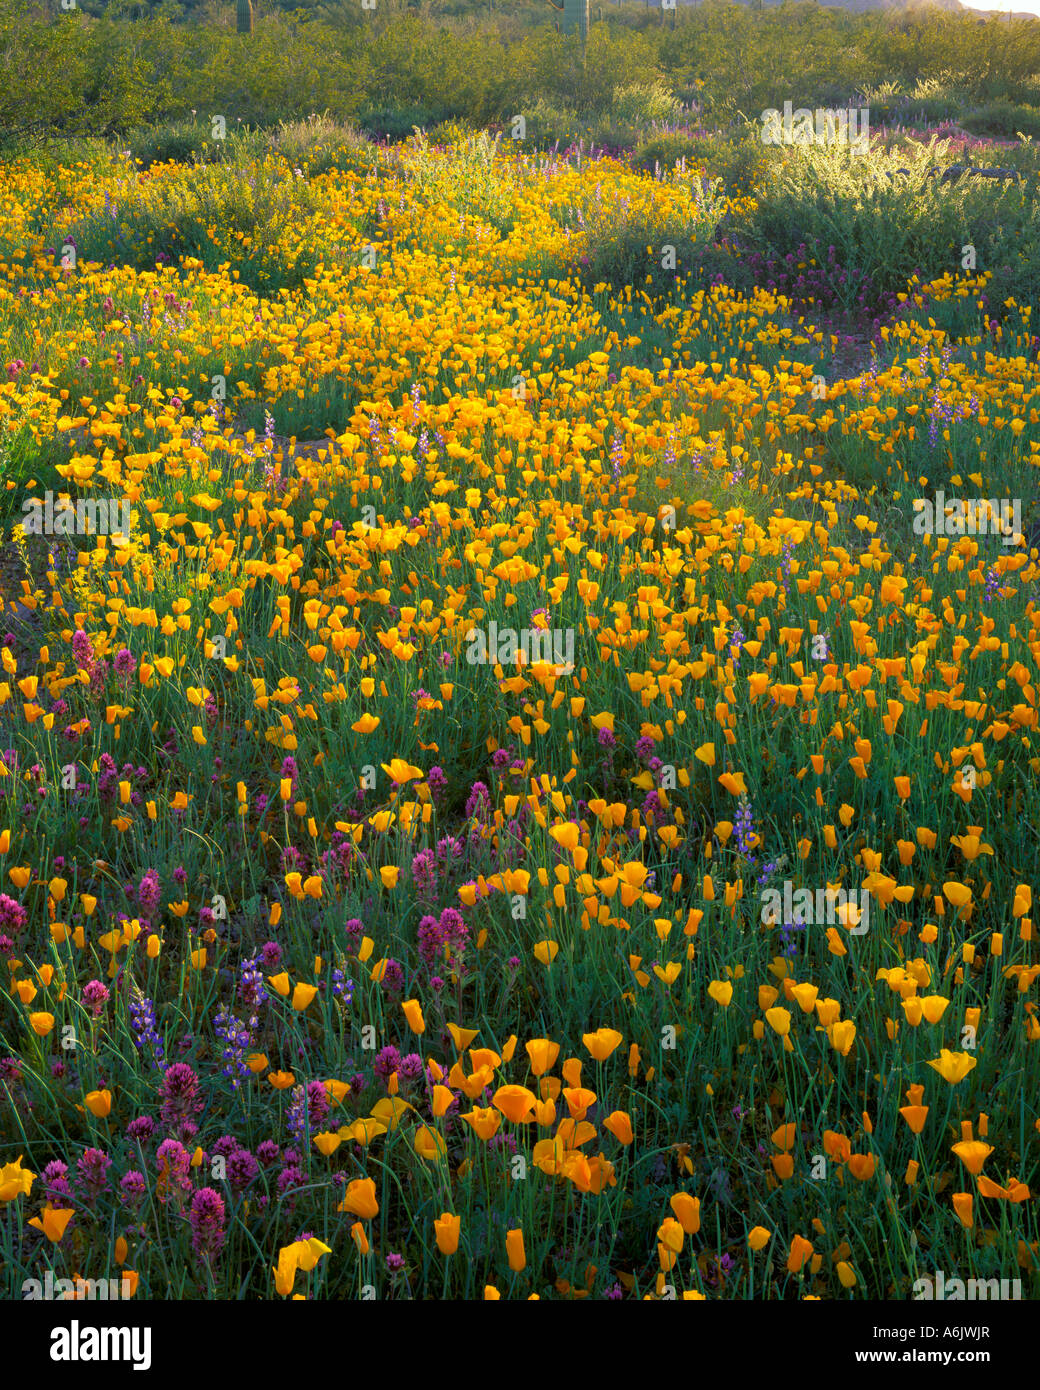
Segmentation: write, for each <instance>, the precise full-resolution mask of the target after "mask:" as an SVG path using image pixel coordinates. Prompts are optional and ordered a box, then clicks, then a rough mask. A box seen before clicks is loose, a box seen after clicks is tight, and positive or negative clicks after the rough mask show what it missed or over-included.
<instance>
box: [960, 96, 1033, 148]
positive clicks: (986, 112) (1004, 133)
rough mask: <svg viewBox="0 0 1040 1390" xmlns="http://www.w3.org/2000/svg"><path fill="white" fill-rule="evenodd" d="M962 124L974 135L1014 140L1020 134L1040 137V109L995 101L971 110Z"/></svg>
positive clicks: (961, 121) (962, 118) (963, 117)
mask: <svg viewBox="0 0 1040 1390" xmlns="http://www.w3.org/2000/svg"><path fill="white" fill-rule="evenodd" d="M960 124H961V125H962V126H963V127H964V129H965V130H970V131H971V133H972V134H973V135H991V136H995V137H996V138H997V139H1000V140H1014V139H1015V137H1016V136H1018V135H1028V136H1029V138H1030V139H1032V140H1035V139H1037V138H1038V137H1040V110H1038V109H1037V108H1036V107H1035V106H1016V105H1014V103H1012V102H1010V101H993V102H990V103H989V105H987V106H983V107H980V108H979V110H978V111H969V112H968V114H967V115H966V116H962V117H961V120H960Z"/></svg>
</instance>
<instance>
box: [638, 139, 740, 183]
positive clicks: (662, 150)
mask: <svg viewBox="0 0 1040 1390" xmlns="http://www.w3.org/2000/svg"><path fill="white" fill-rule="evenodd" d="M680 160H685V161H686V163H687V165H691V166H694V167H698V168H704V169H709V170H710V171H711V173H712V174H713V175H716V176H718V177H719V178H721V180H722V182H723V184H724V185H725V187H726V189H727V190H729V191H730V192H736V193H747V192H749V191H750V190H751V188H752V187H753V186H754V184H755V181H756V179H757V178H758V177H759V176H760V174H761V173H762V171H763V170H764V168H765V166H766V161H765V155H764V148H763V146H762V144H761V142H760V141H759V140H757V139H756V138H755V137H754V134H753V132H752V131H751V130H749V131H747V132H746V133H744V132H740V133H737V134H734V135H731V136H719V135H699V134H683V133H682V132H662V133H661V134H659V135H651V136H649V138H645V139H643V140H641V141H640V142H639V143H638V144H637V146H636V148H635V150H634V151H633V155H632V162H633V164H634V165H635V166H636V167H637V168H639V169H645V170H646V171H647V172H652V171H653V170H654V168H655V166H659V167H660V168H661V169H662V170H666V171H667V170H671V169H674V168H675V165H676V164H677V163H678V162H679V161H680Z"/></svg>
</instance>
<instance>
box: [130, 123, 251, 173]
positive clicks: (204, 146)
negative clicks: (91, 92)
mask: <svg viewBox="0 0 1040 1390" xmlns="http://www.w3.org/2000/svg"><path fill="white" fill-rule="evenodd" d="M120 144H122V145H123V146H124V148H127V149H129V150H130V153H131V155H132V156H133V158H134V159H136V160H138V161H139V162H140V164H141V166H142V168H145V169H147V168H148V167H149V166H150V165H152V164H165V163H167V162H169V161H170V160H172V161H174V162H175V163H177V164H215V163H218V162H220V161H224V160H230V161H232V162H234V161H235V160H240V159H243V158H248V157H249V156H250V155H256V154H258V153H259V152H260V151H261V149H262V147H263V137H262V136H261V135H260V134H259V132H257V131H253V130H241V129H238V128H233V129H231V130H229V131H228V132H227V134H226V136H225V137H224V138H222V139H215V138H214V136H213V128H212V126H211V124H210V123H209V122H208V121H197V120H194V119H192V120H187V121H168V122H164V123H163V124H162V125H158V126H145V127H143V128H141V129H138V130H136V131H132V132H131V133H130V134H129V135H128V136H126V137H125V138H124V139H123V140H121V141H120Z"/></svg>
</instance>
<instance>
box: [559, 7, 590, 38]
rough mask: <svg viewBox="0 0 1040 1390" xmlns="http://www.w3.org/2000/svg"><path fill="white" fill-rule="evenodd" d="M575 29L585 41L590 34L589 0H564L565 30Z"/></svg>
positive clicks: (569, 32) (566, 32)
mask: <svg viewBox="0 0 1040 1390" xmlns="http://www.w3.org/2000/svg"><path fill="white" fill-rule="evenodd" d="M575 31H577V32H578V33H579V34H580V35H581V41H582V43H584V42H585V40H586V39H587V38H588V36H589V0H563V32H564V33H565V34H573V33H574V32H575Z"/></svg>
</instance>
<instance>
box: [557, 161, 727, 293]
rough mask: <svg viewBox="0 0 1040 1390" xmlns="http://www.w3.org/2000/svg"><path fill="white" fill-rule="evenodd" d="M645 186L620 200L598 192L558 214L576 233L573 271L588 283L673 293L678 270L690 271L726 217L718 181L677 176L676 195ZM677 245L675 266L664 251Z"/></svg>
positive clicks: (692, 175) (691, 175)
mask: <svg viewBox="0 0 1040 1390" xmlns="http://www.w3.org/2000/svg"><path fill="white" fill-rule="evenodd" d="M660 186H661V185H660V184H657V183H656V181H653V180H647V181H646V190H645V192H644V191H643V190H640V191H638V192H636V193H634V194H632V195H630V196H629V195H626V197H624V198H622V199H621V200H620V202H618V201H611V202H607V201H606V200H600V199H598V198H597V197H596V196H595V194H590V195H588V196H586V197H584V198H583V200H582V202H581V203H580V205H579V204H574V205H571V206H568V207H567V208H565V209H561V210H560V212H559V213H558V214H557V216H558V217H559V218H561V219H562V220H563V222H564V225H570V226H571V228H572V230H573V231H576V232H577V233H578V235H577V236H576V237H575V239H574V242H573V243H572V253H571V254H572V256H573V262H574V263H573V270H574V272H575V273H576V274H577V275H578V276H579V277H580V278H581V279H582V280H583V281H584V282H585V283H586V284H587V285H589V286H590V287H591V286H594V285H596V284H599V283H601V282H604V283H607V284H610V285H614V286H621V285H631V286H633V288H635V289H644V288H652V289H653V291H654V292H657V293H662V292H663V293H670V292H671V291H672V290H673V289H674V288H675V286H676V280H677V271H678V272H681V273H686V271H687V270H688V269H689V268H690V267H691V266H693V265H694V263H695V262H696V261H697V260H698V259H699V257H700V256H701V255H702V253H703V249H704V248H705V247H706V246H708V245H710V244H711V242H712V240H713V238H714V235H715V232H716V230H717V228H718V226H719V223H720V221H721V219H722V213H723V207H722V202H721V199H720V197H719V186H718V185H717V184H716V183H714V182H712V181H710V180H708V179H707V178H704V179H703V180H702V178H701V176H700V175H699V174H698V173H696V172H691V173H688V174H687V176H686V178H685V179H682V180H675V181H674V188H673V193H674V196H673V197H671V198H669V199H668V200H660V201H658V200H656V199H655V198H654V196H653V189H654V188H655V187H658V188H659V187H660ZM666 246H669V247H672V248H674V252H675V267H674V268H671V267H669V266H666V265H664V264H663V263H662V262H663V260H664V255H663V251H664V248H665V247H666Z"/></svg>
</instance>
